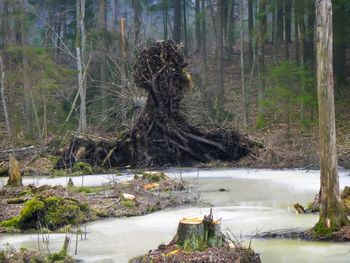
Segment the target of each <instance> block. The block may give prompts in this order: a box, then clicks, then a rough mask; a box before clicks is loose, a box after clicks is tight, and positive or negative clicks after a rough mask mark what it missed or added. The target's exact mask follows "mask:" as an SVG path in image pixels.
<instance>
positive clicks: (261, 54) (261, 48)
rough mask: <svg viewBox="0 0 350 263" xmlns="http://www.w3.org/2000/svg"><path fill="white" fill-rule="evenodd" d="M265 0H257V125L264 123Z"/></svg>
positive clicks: (260, 125)
mask: <svg viewBox="0 0 350 263" xmlns="http://www.w3.org/2000/svg"><path fill="white" fill-rule="evenodd" d="M266 20H267V15H266V0H260V1H259V22H258V27H259V33H258V34H259V37H258V115H259V116H258V123H257V126H258V127H262V126H264V125H265V115H264V106H263V97H264V91H265V76H264V75H265V42H266V24H267V21H266Z"/></svg>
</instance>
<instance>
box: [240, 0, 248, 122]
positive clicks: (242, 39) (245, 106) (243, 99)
mask: <svg viewBox="0 0 350 263" xmlns="http://www.w3.org/2000/svg"><path fill="white" fill-rule="evenodd" d="M243 3H244V2H243V0H241V8H240V32H241V82H242V94H241V96H242V104H243V127H244V128H247V126H248V111H247V98H246V91H245V81H244V34H243V15H244V14H243Z"/></svg>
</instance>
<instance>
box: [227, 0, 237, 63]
mask: <svg viewBox="0 0 350 263" xmlns="http://www.w3.org/2000/svg"><path fill="white" fill-rule="evenodd" d="M227 19H228V22H227V31H228V32H227V52H228V57H229V58H230V59H231V58H232V53H233V52H232V47H233V45H234V42H235V0H228V17H227Z"/></svg>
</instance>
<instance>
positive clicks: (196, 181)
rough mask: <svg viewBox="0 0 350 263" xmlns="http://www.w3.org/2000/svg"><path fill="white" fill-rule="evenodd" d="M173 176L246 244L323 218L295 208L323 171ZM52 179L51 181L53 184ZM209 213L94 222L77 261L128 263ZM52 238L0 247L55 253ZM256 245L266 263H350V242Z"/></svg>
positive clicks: (17, 239) (15, 239) (192, 210)
mask: <svg viewBox="0 0 350 263" xmlns="http://www.w3.org/2000/svg"><path fill="white" fill-rule="evenodd" d="M168 174H169V175H170V176H174V177H182V178H184V179H186V180H187V181H189V182H190V185H191V187H192V188H193V189H196V190H198V191H200V192H201V196H202V199H203V201H206V202H209V203H211V204H213V205H214V208H213V209H214V213H215V216H216V217H218V218H222V224H223V229H224V230H225V229H230V230H231V231H232V232H233V233H234V234H235V235H236V236H237V237H240V236H242V239H244V240H246V241H248V240H249V238H248V237H247V236H249V235H251V234H254V233H257V232H262V231H268V230H272V229H286V228H298V229H306V228H309V227H312V226H313V225H314V224H315V223H316V222H317V215H303V216H301V215H296V214H295V213H294V211H293V208H292V204H293V202H295V201H299V202H301V203H306V202H308V201H309V200H311V199H312V198H313V196H314V195H315V193H316V192H317V191H318V188H319V172H318V171H300V170H299V171H291V170H284V171H280V170H278V171H277V170H247V169H239V170H200V171H196V170H188V171H184V170H183V171H182V172H179V171H169V172H168ZM86 178H87V176H86V177H85V178H84V180H85V182H87V180H86ZM92 178H93V179H92ZM127 178H128V176H126V179H127ZM79 179H81V178H79ZM79 179H78V180H79ZM46 180H48V181H46V182H45V183H50V184H51V183H52V182H53V181H50V179H46ZM61 180H62V179H61ZM89 180H91V181H89V185H100V184H101V183H102V180H106V176H95V177H91V178H90V179H89ZM62 182H63V183H64V182H65V181H62ZM340 182H341V185H342V186H344V185H350V176H349V172H348V171H343V172H341V173H340ZM57 183H58V182H57V181H56V182H55V184H57ZM63 183H62V184H63ZM219 189H221V190H222V189H225V190H226V191H223V192H222V191H219ZM208 211H209V208H208V207H206V206H203V207H187V208H179V209H168V210H164V211H160V212H157V213H153V214H150V215H146V216H142V217H133V218H121V219H108V220H101V221H97V222H93V223H90V224H88V225H87V231H88V233H87V239H86V240H79V241H78V254H77V256H76V257H77V258H79V259H82V260H83V261H84V262H127V260H128V259H129V258H131V257H133V256H136V255H139V254H142V253H146V252H147V251H148V250H149V249H152V248H155V247H156V246H157V245H158V244H160V243H162V242H165V243H166V242H169V241H170V240H171V238H172V237H173V235H174V233H175V231H176V227H177V222H178V221H179V220H180V219H181V218H182V217H186V216H196V215H200V214H205V213H208ZM45 237H47V236H45ZM48 238H49V244H48V245H47V246H46V245H45V244H43V243H42V242H41V241H42V239H43V236H40V237H39V239H40V240H39V242H38V236H37V235H0V243H1V244H4V243H6V242H8V243H9V244H11V245H14V246H16V247H21V246H25V247H32V248H37V247H38V244H39V245H40V247H41V248H43V249H46V247H49V249H50V250H51V251H53V250H57V249H59V248H60V247H61V245H62V243H63V238H64V236H63V235H50V236H49V237H48ZM71 238H72V240H74V242H72V243H71V247H70V251H71V253H73V254H74V250H75V238H76V237H75V236H72V237H71ZM252 245H253V247H254V249H255V250H256V251H257V252H258V253H260V254H261V258H262V262H350V252H349V251H350V243H343V244H334V243H314V242H305V241H297V240H252Z"/></svg>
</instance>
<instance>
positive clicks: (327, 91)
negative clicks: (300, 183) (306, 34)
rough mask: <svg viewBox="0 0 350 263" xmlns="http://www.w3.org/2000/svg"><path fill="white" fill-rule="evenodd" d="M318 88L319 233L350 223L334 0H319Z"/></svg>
mask: <svg viewBox="0 0 350 263" xmlns="http://www.w3.org/2000/svg"><path fill="white" fill-rule="evenodd" d="M316 17H317V91H318V105H319V133H320V148H321V149H320V154H321V156H320V167H321V189H320V219H319V222H318V223H317V224H316V226H315V231H316V233H323V234H324V229H326V230H328V231H329V232H332V231H335V230H337V229H339V228H340V227H341V226H344V225H346V224H348V219H347V218H346V216H345V213H344V211H343V207H342V202H341V199H340V190H339V178H338V171H337V149H336V131H335V113H334V95H333V87H334V83H333V63H332V62H333V50H332V49H333V31H332V3H331V0H316Z"/></svg>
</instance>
